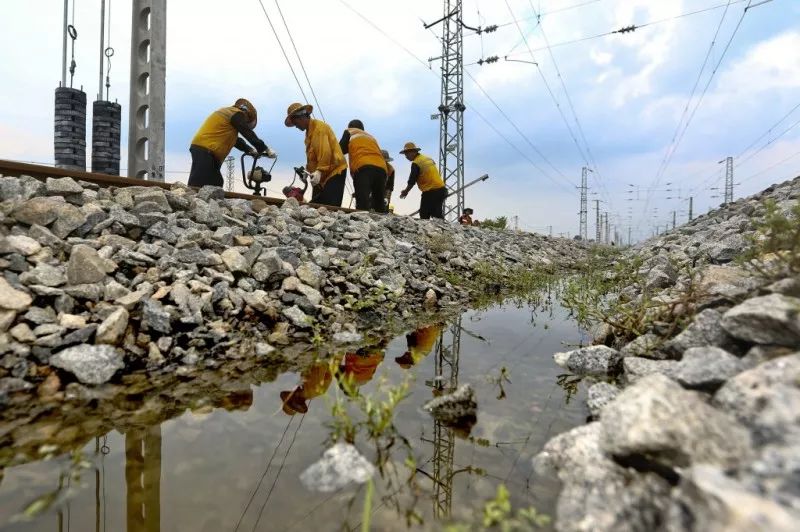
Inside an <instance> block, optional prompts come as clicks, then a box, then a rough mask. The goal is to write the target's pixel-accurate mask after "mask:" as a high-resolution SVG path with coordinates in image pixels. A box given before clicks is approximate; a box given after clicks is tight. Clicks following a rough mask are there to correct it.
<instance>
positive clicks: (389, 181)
mask: <svg viewBox="0 0 800 532" xmlns="http://www.w3.org/2000/svg"><path fill="white" fill-rule="evenodd" d="M381 155H383V160H384V161H386V187H385V190H384V193H383V194H384V195H383V197H384V198H385V200H386V210H387V211H388V210H389V205H390V204H391V203H392V191H393V190H394V166H392V165H391V162H392V161H394V159H392V158H391V157H390V156H389V152H388V151H386V150H381Z"/></svg>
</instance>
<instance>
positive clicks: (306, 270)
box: [296, 262, 324, 288]
mask: <svg viewBox="0 0 800 532" xmlns="http://www.w3.org/2000/svg"><path fill="white" fill-rule="evenodd" d="M296 272H297V277H298V278H299V279H300V280H301V281H303V282H304V283H305V284H307V285H309V286H311V287H312V288H319V287H320V285H321V284H322V278H323V275H324V274H323V272H322V268H320V267H319V266H317V265H316V264H314V263H313V262H304V263H303V264H301V265H300V266H298V267H297V269H296Z"/></svg>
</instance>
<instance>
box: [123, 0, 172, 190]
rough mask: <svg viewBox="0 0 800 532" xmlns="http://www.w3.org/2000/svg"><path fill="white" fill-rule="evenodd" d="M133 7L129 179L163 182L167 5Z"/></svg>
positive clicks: (149, 0) (150, 2) (152, 1)
mask: <svg viewBox="0 0 800 532" xmlns="http://www.w3.org/2000/svg"><path fill="white" fill-rule="evenodd" d="M132 5H133V10H132V11H133V16H132V23H131V77H130V105H129V107H130V109H129V111H130V115H129V116H130V120H129V126H128V176H129V177H137V178H140V179H143V178H145V177H146V178H147V179H149V180H150V181H164V132H165V117H166V95H167V84H166V74H167V2H166V0H133V2H132Z"/></svg>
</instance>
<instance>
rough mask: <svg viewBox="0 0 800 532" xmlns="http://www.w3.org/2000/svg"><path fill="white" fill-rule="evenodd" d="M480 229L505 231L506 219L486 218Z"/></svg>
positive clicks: (499, 217) (500, 217)
mask: <svg viewBox="0 0 800 532" xmlns="http://www.w3.org/2000/svg"><path fill="white" fill-rule="evenodd" d="M481 227H486V228H489V229H505V228H506V227H508V219H507V218H506V217H505V216H498V217H497V218H494V219H492V218H487V219H486V220H483V221H482V222H481Z"/></svg>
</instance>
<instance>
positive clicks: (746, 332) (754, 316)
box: [722, 294, 800, 347]
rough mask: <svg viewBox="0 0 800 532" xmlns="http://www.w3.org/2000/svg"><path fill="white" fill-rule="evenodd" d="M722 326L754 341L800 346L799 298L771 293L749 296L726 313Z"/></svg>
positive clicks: (743, 338)
mask: <svg viewBox="0 0 800 532" xmlns="http://www.w3.org/2000/svg"><path fill="white" fill-rule="evenodd" d="M722 326H723V327H724V328H725V330H726V331H727V332H728V334H730V335H731V336H734V337H736V338H739V339H741V340H746V341H748V342H752V343H755V344H770V345H785V346H790V347H791V346H797V345H800V298H796V297H788V296H784V295H782V294H770V295H768V296H762V297H755V298H752V299H748V300H747V301H745V302H744V303H742V304H740V305H737V306H735V307H733V308H732V309H730V310H729V311H728V312H726V313H725V315H724V316H723V317H722Z"/></svg>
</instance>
